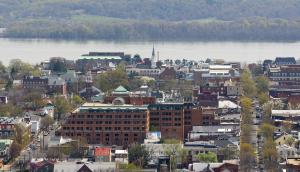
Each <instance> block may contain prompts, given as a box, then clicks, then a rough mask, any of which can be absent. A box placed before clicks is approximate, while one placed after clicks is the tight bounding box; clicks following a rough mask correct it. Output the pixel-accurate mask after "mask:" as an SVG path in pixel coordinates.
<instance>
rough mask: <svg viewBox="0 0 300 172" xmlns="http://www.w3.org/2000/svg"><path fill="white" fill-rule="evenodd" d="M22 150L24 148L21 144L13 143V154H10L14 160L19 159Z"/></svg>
mask: <svg viewBox="0 0 300 172" xmlns="http://www.w3.org/2000/svg"><path fill="white" fill-rule="evenodd" d="M22 149H23V146H22V145H21V144H20V143H18V142H13V144H12V145H11V152H10V155H11V157H12V158H13V159H14V158H17V157H18V156H19V155H20V154H21V150H22Z"/></svg>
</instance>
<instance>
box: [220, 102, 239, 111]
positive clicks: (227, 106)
mask: <svg viewBox="0 0 300 172" xmlns="http://www.w3.org/2000/svg"><path fill="white" fill-rule="evenodd" d="M218 107H219V110H221V112H222V113H228V112H235V113H240V112H241V106H239V105H237V104H235V103H233V102H232V101H229V100H222V101H219V105H218Z"/></svg>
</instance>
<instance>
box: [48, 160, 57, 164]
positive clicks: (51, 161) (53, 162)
mask: <svg viewBox="0 0 300 172" xmlns="http://www.w3.org/2000/svg"><path fill="white" fill-rule="evenodd" d="M48 162H50V163H52V164H55V163H56V161H53V160H49V161H48Z"/></svg>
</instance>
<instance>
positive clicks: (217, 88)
mask: <svg viewBox="0 0 300 172" xmlns="http://www.w3.org/2000/svg"><path fill="white" fill-rule="evenodd" d="M204 91H205V92H211V93H218V94H219V96H227V87H226V86H224V83H221V84H219V85H218V84H209V83H206V84H204V85H201V86H200V93H203V92H204Z"/></svg>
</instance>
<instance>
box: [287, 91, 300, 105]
mask: <svg viewBox="0 0 300 172" xmlns="http://www.w3.org/2000/svg"><path fill="white" fill-rule="evenodd" d="M288 103H291V105H292V107H293V108H296V107H297V106H298V105H299V104H300V93H294V94H290V95H288Z"/></svg>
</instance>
